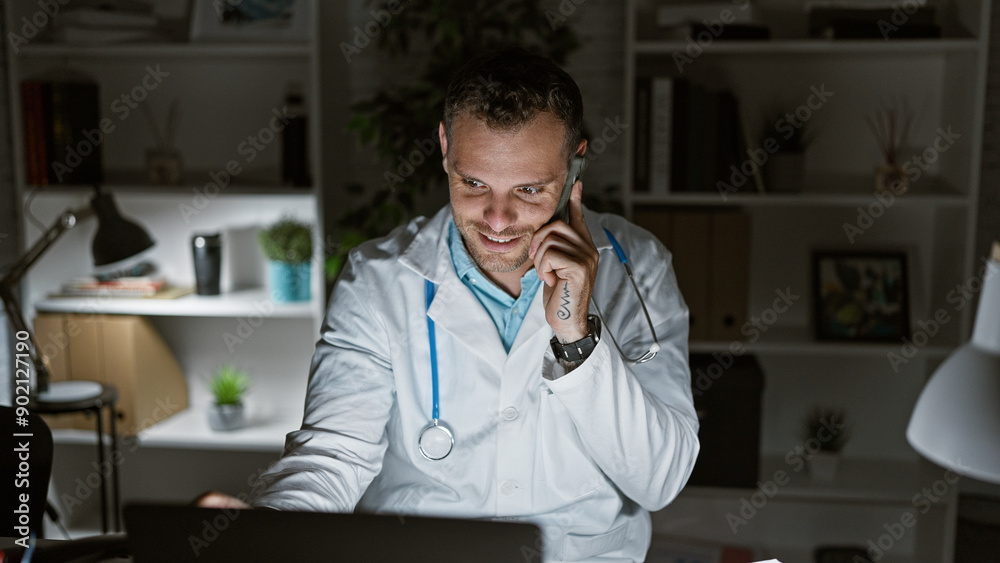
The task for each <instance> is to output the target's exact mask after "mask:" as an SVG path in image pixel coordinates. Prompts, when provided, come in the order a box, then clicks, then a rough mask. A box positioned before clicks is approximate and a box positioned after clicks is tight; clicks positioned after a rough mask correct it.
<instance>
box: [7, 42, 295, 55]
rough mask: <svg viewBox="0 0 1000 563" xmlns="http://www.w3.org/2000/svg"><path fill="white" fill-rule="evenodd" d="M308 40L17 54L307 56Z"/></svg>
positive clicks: (45, 47) (63, 48) (53, 48)
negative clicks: (301, 41) (302, 41)
mask: <svg viewBox="0 0 1000 563" xmlns="http://www.w3.org/2000/svg"><path fill="white" fill-rule="evenodd" d="M311 52H312V47H311V46H310V45H309V44H308V43H181V42H178V43H119V44H114V45H66V44H55V43H49V44H37V45H35V44H33V45H25V46H24V47H22V48H21V50H20V53H19V56H24V57H59V58H66V57H72V58H83V57H93V58H100V59H141V58H149V57H185V58H202V57H212V58H219V57H232V58H248V59H259V58H260V57H271V58H275V57H278V58H280V57H285V58H287V57H308V56H310V55H311Z"/></svg>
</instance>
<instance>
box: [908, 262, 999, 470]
mask: <svg viewBox="0 0 1000 563" xmlns="http://www.w3.org/2000/svg"><path fill="white" fill-rule="evenodd" d="M906 439H907V441H909V442H910V445H911V446H913V449H915V450H917V452H918V453H920V455H922V456H924V457H926V458H927V459H929V460H931V461H933V462H934V463H936V464H938V465H940V466H943V467H947V468H949V469H951V470H952V471H954V472H956V473H958V474H960V475H965V476H968V477H972V478H974V479H979V480H981V481H987V482H990V483H997V484H1000V245H997V244H995V245H994V249H993V260H991V261H989V262H987V265H986V272H985V276H984V280H983V291H982V295H980V299H979V308H978V310H977V311H976V325H975V328H974V329H973V335H972V341H971V342H968V343H967V344H965V345H963V346H961V347H960V348H959V349H958V350H956V351H955V352H954V353H953V354H952V355H951V356H949V357H948V359H946V360H945V361H944V363H942V364H941V366H940V367H938V369H937V371H935V372H934V375H932V376H931V378H930V380H929V381H928V382H927V385H926V386H925V387H924V390H923V391H922V392H921V393H920V398H919V399H917V405H916V407H914V409H913V415H912V417H911V418H910V425H909V427H908V428H907V429H906Z"/></svg>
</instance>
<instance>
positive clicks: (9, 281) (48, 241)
mask: <svg viewBox="0 0 1000 563" xmlns="http://www.w3.org/2000/svg"><path fill="white" fill-rule="evenodd" d="M93 214H94V210H93V209H92V208H91V207H90V206H89V205H87V206H85V207H81V208H79V209H68V210H66V211H63V213H62V215H60V216H59V218H58V219H56V221H55V222H54V223H52V226H51V227H49V228H48V229H47V230H46V231H45V232H44V233H42V236H40V237H38V240H37V241H35V244H33V245H31V248H29V249H28V251H27V252H25V253H24V254H23V255H22V256H21V258H19V259H18V261H17V262H15V263H14V265H13V266H11V267H10V269H8V270H7V273H6V274H4V275H3V277H2V278H0V283H2V284H4V285H7V286H9V287H11V288H14V287H17V284H18V283H20V282H21V278H22V277H24V274H25V273H27V272H28V270H30V269H31V267H32V266H33V265H34V264H35V262H36V261H38V259H39V258H41V257H42V255H43V254H45V251H46V250H48V249H49V247H50V246H52V244H53V243H55V242H56V241H57V240H59V237H61V236H62V234H63V233H65V232H66V231H68V230H70V229H72V228H73V227H75V226H76V224H77V223H78V222H79V221H82V220H84V219H87V218H88V217H91V216H92V215H93Z"/></svg>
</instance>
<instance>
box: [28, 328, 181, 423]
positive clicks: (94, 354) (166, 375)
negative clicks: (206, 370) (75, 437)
mask: <svg viewBox="0 0 1000 563" xmlns="http://www.w3.org/2000/svg"><path fill="white" fill-rule="evenodd" d="M35 335H36V337H37V338H38V343H39V346H40V347H41V351H42V354H44V355H45V356H46V358H47V359H48V361H49V365H50V366H51V369H52V380H53V381H66V380H88V381H97V382H100V383H104V384H109V385H113V386H114V387H115V388H116V389H117V390H118V405H117V409H116V414H117V416H118V431H119V432H121V433H123V434H129V435H134V434H138V433H139V432H140V431H141V430H143V429H145V428H148V427H149V426H152V425H154V424H156V423H158V422H161V421H163V420H165V419H167V418H169V417H170V416H172V415H174V414H176V413H178V412H180V411H182V410H184V409H186V408H187V406H188V389H187V382H186V381H185V379H184V374H183V372H181V369H180V367H179V366H178V365H177V362H176V361H175V360H174V357H173V354H172V353H171V352H170V350H169V349H168V348H167V346H166V344H164V342H163V340H162V339H161V338H160V335H159V334H158V333H157V332H156V330H155V329H154V328H153V326H152V325H151V324H150V322H149V320H148V319H146V318H144V317H139V316H135V315H79V314H50V313H42V314H39V315H38V316H36V317H35ZM47 420H48V422H49V425H50V426H52V427H53V428H76V429H81V430H82V429H91V430H92V429H93V428H94V423H95V421H94V420H93V419H92V418H90V417H85V416H83V415H59V416H50V417H47Z"/></svg>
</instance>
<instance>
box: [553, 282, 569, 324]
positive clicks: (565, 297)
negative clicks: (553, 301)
mask: <svg viewBox="0 0 1000 563" xmlns="http://www.w3.org/2000/svg"><path fill="white" fill-rule="evenodd" d="M556 316H557V317H559V320H561V321H565V320H566V319H568V318H569V317H570V312H569V284H568V283H567V284H566V285H564V286H563V294H562V304H561V305H559V310H558V311H556Z"/></svg>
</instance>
